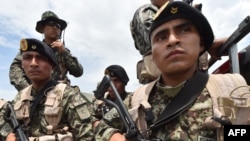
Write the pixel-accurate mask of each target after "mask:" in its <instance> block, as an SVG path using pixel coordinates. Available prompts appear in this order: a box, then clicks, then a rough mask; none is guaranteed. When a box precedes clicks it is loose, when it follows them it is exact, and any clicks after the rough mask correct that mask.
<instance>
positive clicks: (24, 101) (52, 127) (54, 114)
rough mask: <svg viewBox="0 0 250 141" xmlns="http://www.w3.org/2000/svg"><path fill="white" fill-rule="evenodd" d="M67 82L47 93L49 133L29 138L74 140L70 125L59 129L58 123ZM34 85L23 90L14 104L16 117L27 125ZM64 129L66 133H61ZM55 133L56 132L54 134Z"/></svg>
mask: <svg viewBox="0 0 250 141" xmlns="http://www.w3.org/2000/svg"><path fill="white" fill-rule="evenodd" d="M65 87H66V84H64V83H59V84H57V85H56V86H55V87H54V88H53V89H52V90H50V91H48V92H47V93H46V101H45V103H44V105H45V109H44V115H45V118H46V121H47V122H48V125H47V126H46V128H47V135H46V136H40V137H29V140H30V141H31V140H32V141H35V140H39V141H53V140H59V141H72V140H73V138H72V134H71V133H69V132H67V131H68V127H64V128H63V129H58V124H59V122H60V120H61V117H62V110H63V109H62V98H63V93H64V89H65ZM31 90H32V86H28V87H27V88H25V89H24V90H22V91H21V93H20V95H21V99H20V100H19V101H17V102H16V103H15V105H14V110H15V113H16V117H17V119H18V120H22V121H24V123H25V125H28V123H29V122H30V102H31V100H33V97H32V96H31ZM61 131H63V132H65V134H60V132H61ZM53 133H57V134H56V138H55V135H53ZM58 133H59V134H58Z"/></svg>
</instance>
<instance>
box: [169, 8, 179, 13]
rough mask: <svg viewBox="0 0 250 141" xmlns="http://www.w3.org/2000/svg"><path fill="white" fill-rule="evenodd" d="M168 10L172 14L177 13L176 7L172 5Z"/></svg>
mask: <svg viewBox="0 0 250 141" xmlns="http://www.w3.org/2000/svg"><path fill="white" fill-rule="evenodd" d="M170 12H171V13H172V14H175V13H177V12H178V7H172V8H171V11H170Z"/></svg>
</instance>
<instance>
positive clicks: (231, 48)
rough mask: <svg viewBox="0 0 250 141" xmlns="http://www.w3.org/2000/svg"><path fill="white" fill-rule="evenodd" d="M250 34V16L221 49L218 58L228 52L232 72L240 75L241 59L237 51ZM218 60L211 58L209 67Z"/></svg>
mask: <svg viewBox="0 0 250 141" xmlns="http://www.w3.org/2000/svg"><path fill="white" fill-rule="evenodd" d="M249 32H250V16H247V17H246V18H245V19H244V20H243V21H242V22H241V23H240V24H239V26H238V28H237V29H236V30H235V31H234V32H233V33H232V34H231V36H230V37H229V38H228V40H227V41H226V42H225V43H224V44H223V45H222V47H221V48H220V49H219V51H218V53H217V56H222V55H223V54H226V53H227V52H228V55H229V60H230V61H231V72H233V73H240V70H239V58H238V51H237V43H238V42H239V41H240V40H241V39H242V38H243V37H245V36H246V35H247V34H248V33H249ZM215 62H216V60H214V59H212V58H210V60H209V64H208V65H209V67H211V66H212V65H213V64H214V63H215Z"/></svg>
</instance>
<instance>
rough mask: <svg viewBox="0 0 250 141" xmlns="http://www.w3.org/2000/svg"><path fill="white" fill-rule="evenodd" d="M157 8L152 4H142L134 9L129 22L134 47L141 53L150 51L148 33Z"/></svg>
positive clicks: (144, 53)
mask: <svg viewBox="0 0 250 141" xmlns="http://www.w3.org/2000/svg"><path fill="white" fill-rule="evenodd" d="M157 10H158V8H157V7H156V6H154V5H152V4H144V5H142V6H140V7H139V8H138V9H137V10H136V12H135V14H134V17H133V19H132V21H131V22H130V31H131V34H132V37H133V39H134V44H135V48H136V49H137V50H138V51H139V52H140V54H141V55H146V54H148V53H149V52H150V51H151V45H150V41H149V37H148V33H149V29H150V27H151V25H152V22H153V18H154V15H155V13H156V12H157Z"/></svg>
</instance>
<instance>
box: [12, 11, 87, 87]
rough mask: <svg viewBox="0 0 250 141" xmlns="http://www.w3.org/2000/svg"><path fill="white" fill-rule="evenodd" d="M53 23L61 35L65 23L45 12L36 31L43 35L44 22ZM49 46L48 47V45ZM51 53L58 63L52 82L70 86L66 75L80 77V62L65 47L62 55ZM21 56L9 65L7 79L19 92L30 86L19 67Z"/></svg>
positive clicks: (55, 50)
mask: <svg viewBox="0 0 250 141" xmlns="http://www.w3.org/2000/svg"><path fill="white" fill-rule="evenodd" d="M50 20H52V21H55V22H56V23H58V24H60V30H61V34H62V32H63V30H64V29H65V28H66V27H67V23H66V21H64V20H62V19H59V17H58V16H57V15H56V14H55V13H53V12H51V11H45V12H44V13H43V14H42V17H41V20H40V21H38V22H37V24H36V31H37V32H39V33H41V34H43V30H42V29H43V27H44V25H45V23H46V22H48V21H50ZM48 46H50V45H48ZM53 51H54V53H55V55H56V60H57V62H58V66H57V67H56V69H55V70H54V71H53V74H52V79H53V80H60V81H63V82H65V83H68V84H70V80H69V79H68V77H67V73H68V72H69V74H71V75H73V76H75V77H80V76H81V75H82V74H83V67H82V65H81V64H80V62H79V61H78V60H77V58H76V57H74V56H72V54H71V53H70V50H69V49H67V48H66V47H65V51H64V52H63V53H59V52H58V51H57V49H54V48H53ZM21 61H22V56H21V54H20V53H18V54H17V55H16V57H15V58H14V60H13V62H12V63H11V65H10V71H9V78H10V83H11V84H12V85H14V86H15V88H16V89H17V90H18V91H20V90H22V89H23V88H25V87H27V86H28V85H30V84H31V83H30V81H29V80H28V78H27V77H26V76H25V74H24V71H23V69H22V66H21Z"/></svg>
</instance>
